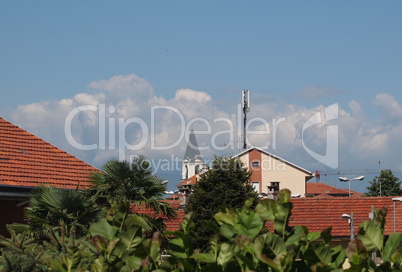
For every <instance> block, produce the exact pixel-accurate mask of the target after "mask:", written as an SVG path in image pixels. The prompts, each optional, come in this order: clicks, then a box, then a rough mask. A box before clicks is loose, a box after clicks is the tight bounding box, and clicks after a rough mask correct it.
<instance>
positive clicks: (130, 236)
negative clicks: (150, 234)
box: [119, 226, 144, 251]
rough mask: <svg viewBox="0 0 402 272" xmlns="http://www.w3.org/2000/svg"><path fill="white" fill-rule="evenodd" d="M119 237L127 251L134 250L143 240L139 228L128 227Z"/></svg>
mask: <svg viewBox="0 0 402 272" xmlns="http://www.w3.org/2000/svg"><path fill="white" fill-rule="evenodd" d="M119 237H120V239H121V242H122V243H123V244H124V246H125V248H126V250H129V251H130V250H134V248H135V247H137V246H138V245H140V244H141V242H142V241H143V239H144V237H143V235H142V229H141V228H140V227H139V226H128V227H127V229H126V230H125V231H123V232H122V233H121V234H120V235H119Z"/></svg>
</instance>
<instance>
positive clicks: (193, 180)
mask: <svg viewBox="0 0 402 272" xmlns="http://www.w3.org/2000/svg"><path fill="white" fill-rule="evenodd" d="M198 176H199V175H198V174H195V175H194V176H192V177H190V178H188V179H186V180H184V181H182V182H180V183H179V185H177V187H180V186H182V185H194V184H195V183H196V182H197V177H198Z"/></svg>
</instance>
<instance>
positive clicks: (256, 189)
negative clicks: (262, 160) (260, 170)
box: [251, 181, 260, 193]
mask: <svg viewBox="0 0 402 272" xmlns="http://www.w3.org/2000/svg"><path fill="white" fill-rule="evenodd" d="M251 185H252V186H253V188H254V191H256V192H257V193H260V182H259V181H253V182H251Z"/></svg>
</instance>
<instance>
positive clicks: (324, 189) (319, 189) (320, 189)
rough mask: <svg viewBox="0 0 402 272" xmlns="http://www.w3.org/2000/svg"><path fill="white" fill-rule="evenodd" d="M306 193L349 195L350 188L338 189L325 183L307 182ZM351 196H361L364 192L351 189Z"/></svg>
mask: <svg viewBox="0 0 402 272" xmlns="http://www.w3.org/2000/svg"><path fill="white" fill-rule="evenodd" d="M306 194H307V195H331V196H349V189H338V188H335V187H332V186H329V185H327V184H325V183H315V182H308V183H306ZM350 194H351V196H353V197H360V196H361V195H362V193H359V192H356V191H353V190H351V191H350Z"/></svg>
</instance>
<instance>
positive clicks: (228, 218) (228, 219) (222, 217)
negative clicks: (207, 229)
mask: <svg viewBox="0 0 402 272" xmlns="http://www.w3.org/2000/svg"><path fill="white" fill-rule="evenodd" d="M214 218H215V220H216V221H217V222H218V223H219V224H223V223H226V224H228V225H232V226H234V225H235V224H236V219H235V218H234V217H233V216H232V215H231V214H229V213H223V212H219V213H217V214H215V216H214Z"/></svg>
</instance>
